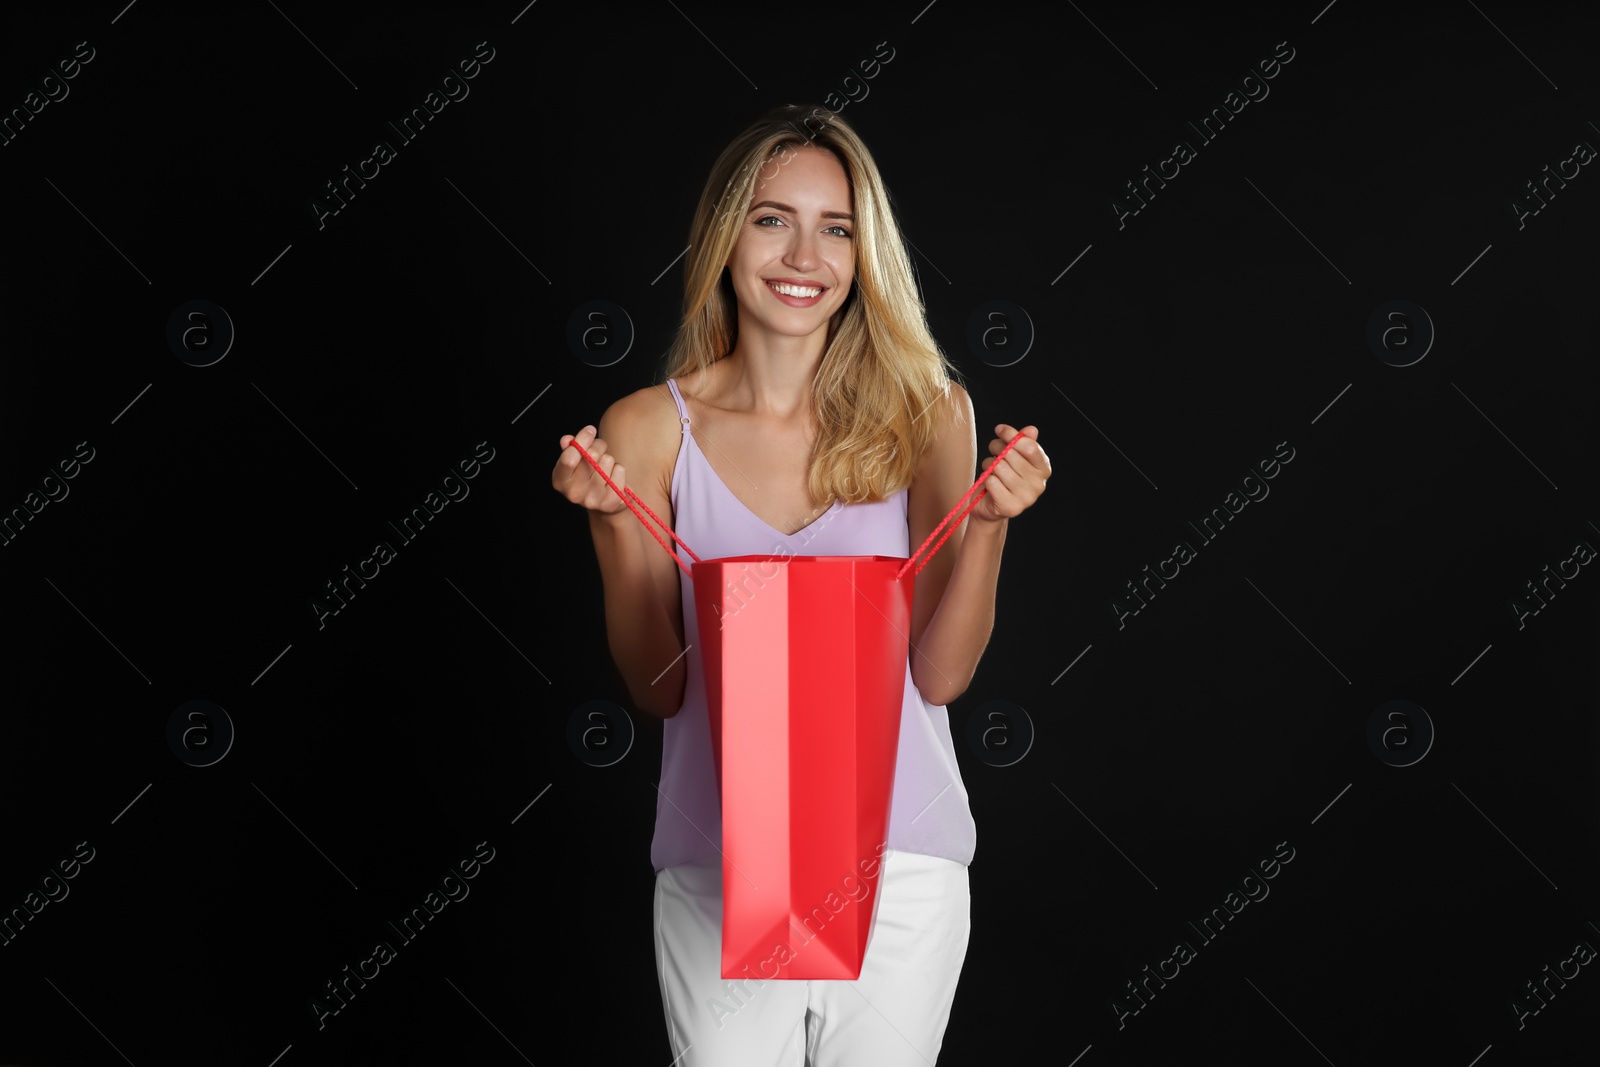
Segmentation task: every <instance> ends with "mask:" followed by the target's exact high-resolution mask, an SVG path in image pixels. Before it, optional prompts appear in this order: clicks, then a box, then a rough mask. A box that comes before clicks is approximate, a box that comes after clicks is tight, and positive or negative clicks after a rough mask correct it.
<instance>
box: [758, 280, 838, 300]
mask: <svg viewBox="0 0 1600 1067" xmlns="http://www.w3.org/2000/svg"><path fill="white" fill-rule="evenodd" d="M767 287H768V288H769V289H771V290H772V291H773V292H775V293H782V294H783V295H784V296H792V297H795V298H796V299H799V300H809V299H810V298H812V297H814V296H821V295H822V294H823V293H825V292H827V289H826V288H825V287H822V286H815V285H812V286H805V285H789V284H787V283H785V282H768V283H767Z"/></svg>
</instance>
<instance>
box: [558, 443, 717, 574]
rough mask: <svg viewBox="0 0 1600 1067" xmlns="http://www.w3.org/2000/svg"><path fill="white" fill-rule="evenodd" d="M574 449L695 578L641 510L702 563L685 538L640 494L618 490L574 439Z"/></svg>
mask: <svg viewBox="0 0 1600 1067" xmlns="http://www.w3.org/2000/svg"><path fill="white" fill-rule="evenodd" d="M572 447H573V448H576V449H577V450H578V452H579V453H580V454H582V456H583V458H584V459H586V460H588V461H589V465H590V466H591V467H593V468H594V469H595V471H596V472H598V473H599V475H600V477H602V478H604V479H605V480H606V484H607V485H609V486H610V487H611V488H612V489H613V490H615V492H616V494H617V495H618V496H620V497H622V502H623V503H624V504H627V505H628V510H629V511H631V512H633V513H634V515H636V516H638V519H639V521H640V522H643V523H644V528H645V529H646V530H649V531H650V536H651V537H654V538H655V539H656V541H657V542H658V543H659V544H660V545H661V547H662V548H664V549H666V550H667V552H668V554H670V555H671V556H672V558H673V559H674V560H676V561H677V564H678V567H679V568H680V569H681V570H682V571H683V573H685V574H687V575H689V577H690V578H693V577H694V574H693V572H691V571H690V570H689V568H688V567H687V566H686V565H685V564H684V562H683V560H681V559H679V558H678V554H677V553H676V552H673V551H672V546H671V545H669V544H667V543H666V542H665V541H663V540H662V539H661V535H660V534H659V533H657V532H656V528H655V527H654V526H651V525H650V523H649V522H647V521H646V520H645V517H644V516H643V515H640V514H639V508H644V510H645V511H647V512H649V514H650V518H652V519H654V520H656V522H658V523H660V524H661V527H662V528H663V529H664V530H666V531H667V533H669V534H672V539H673V540H674V541H676V542H678V544H680V545H683V550H684V551H685V552H687V553H689V555H691V556H694V561H695V562H696V563H699V562H700V557H699V556H695V555H694V549H692V548H690V547H689V546H688V545H687V544H684V540H683V538H681V537H679V536H678V534H677V531H675V530H673V528H672V527H670V526H668V525H667V523H666V520H665V519H663V518H662V517H661V516H660V515H657V514H656V513H655V512H654V511H653V510H651V508H650V505H649V504H646V503H645V502H644V501H643V500H639V494H638V493H635V492H634V491H633V489H632V488H631V487H630V488H628V489H626V490H624V489H618V488H617V483H616V482H614V481H612V480H611V476H610V475H609V474H607V473H606V472H605V471H603V470H600V463H599V461H598V460H596V459H595V458H594V457H593V456H591V455H590V454H589V450H588V449H586V448H584V447H583V446H582V445H580V444H579V443H578V442H577V439H576V438H574V439H573V441H572ZM630 496H631V497H633V499H634V500H638V501H639V508H636V507H634V506H633V502H632V501H630V500H629V499H628V497H630Z"/></svg>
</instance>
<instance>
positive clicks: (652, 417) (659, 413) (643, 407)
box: [597, 382, 682, 495]
mask: <svg viewBox="0 0 1600 1067" xmlns="http://www.w3.org/2000/svg"><path fill="white" fill-rule="evenodd" d="M597 428H598V429H599V431H600V437H601V438H602V439H603V440H604V441H605V442H606V448H607V450H608V451H609V452H610V453H611V454H612V455H613V456H615V457H616V458H617V460H618V462H620V463H621V464H622V465H623V466H624V467H625V468H629V469H631V470H632V471H633V474H632V475H630V477H629V478H628V481H629V482H630V483H632V484H636V485H638V484H648V485H649V486H650V487H651V488H652V489H656V490H658V491H659V493H660V494H662V495H664V494H665V493H666V489H667V486H669V485H670V484H671V472H672V464H673V462H674V461H675V460H676V458H677V455H678V447H679V444H680V441H679V438H680V437H681V435H682V428H681V424H680V423H679V421H678V407H677V405H676V404H674V403H673V402H672V391H671V390H670V389H669V388H668V387H667V384H666V383H665V382H662V383H660V384H658V385H649V386H646V387H644V388H643V389H636V390H634V391H633V392H631V393H628V394H627V395H626V396H623V397H620V398H618V399H617V400H616V401H614V402H613V403H612V404H611V406H610V407H608V408H606V410H605V413H604V414H603V415H601V416H600V424H599V426H598V427H597ZM641 475H644V476H647V477H641Z"/></svg>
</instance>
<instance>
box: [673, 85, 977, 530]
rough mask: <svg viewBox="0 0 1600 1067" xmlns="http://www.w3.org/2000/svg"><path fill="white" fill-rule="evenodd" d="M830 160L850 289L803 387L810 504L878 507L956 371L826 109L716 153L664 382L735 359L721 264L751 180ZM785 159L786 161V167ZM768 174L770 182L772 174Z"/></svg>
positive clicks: (881, 193) (861, 154)
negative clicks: (835, 169) (807, 402)
mask: <svg viewBox="0 0 1600 1067" xmlns="http://www.w3.org/2000/svg"><path fill="white" fill-rule="evenodd" d="M805 147H817V148H822V149H826V150H827V151H829V152H831V153H833V155H834V157H835V158H836V159H838V161H839V163H840V165H841V166H843V168H844V172H845V177H846V179H847V180H848V181H849V183H850V197H851V200H852V202H853V203H852V206H851V209H850V210H851V213H852V214H854V215H855V227H854V234H853V236H854V247H855V283H854V285H853V286H852V288H851V292H850V293H849V295H848V296H847V297H846V298H845V303H844V305H843V306H842V307H841V308H840V309H839V311H838V312H836V313H835V319H834V322H832V323H830V324H829V326H830V328H829V336H828V343H827V348H826V349H825V350H824V352H823V356H822V362H821V364H820V365H819V366H818V368H817V373H816V377H815V378H814V379H813V380H812V383H811V408H812V415H813V417H814V419H815V422H816V425H817V435H816V439H815V441H814V442H813V444H812V448H811V454H810V456H809V457H808V459H807V470H808V484H809V487H810V492H811V496H812V499H813V500H817V501H821V502H823V503H824V504H830V503H831V502H832V501H834V500H836V499H837V500H840V501H843V502H844V503H847V504H855V503H862V502H867V501H876V500H884V499H887V498H888V497H890V496H892V495H893V494H895V493H897V492H899V491H900V490H901V489H902V488H904V487H906V486H909V485H910V484H911V482H912V480H913V479H914V478H915V476H916V472H917V466H918V464H919V462H920V460H921V458H922V455H923V453H924V451H925V450H926V449H927V447H928V446H929V445H930V444H931V443H932V441H933V438H934V436H935V434H936V433H937V431H938V420H937V419H936V418H933V417H930V416H931V413H932V412H933V409H934V404H935V402H936V401H938V400H940V399H947V398H948V397H949V395H950V383H951V382H952V381H955V380H958V379H957V372H956V368H955V365H954V364H953V363H951V362H950V360H949V359H948V358H947V357H946V356H945V354H944V352H943V351H942V350H941V349H940V348H939V345H938V342H936V341H935V340H934V338H933V334H932V332H931V331H930V330H929V329H928V323H927V313H926V309H925V308H924V306H923V303H922V298H921V295H920V294H919V293H918V291H917V286H916V281H915V279H914V278H913V277H912V274H911V260H910V257H909V256H908V255H907V254H906V249H905V244H904V241H903V239H902V238H901V235H900V228H899V226H898V225H897V224H896V222H895V218H894V213H893V210H892V208H891V206H890V202H889V193H888V189H887V188H886V187H885V185H884V182H883V178H882V177H881V176H880V175H879V173H878V167H877V164H876V163H874V162H873V159H872V155H871V153H870V152H868V151H867V147H866V145H865V144H863V143H862V141H861V138H860V136H859V135H857V133H856V132H855V130H854V129H852V128H851V127H850V125H849V124H847V123H846V122H845V121H844V120H843V119H841V118H840V117H839V116H838V115H836V114H834V113H833V112H831V111H828V110H826V109H824V108H816V107H813V108H809V109H807V108H802V107H797V106H795V105H792V104H791V105H788V106H785V107H780V108H775V109H773V110H772V111H770V112H768V113H767V114H766V115H764V116H762V118H760V119H759V120H757V121H756V122H754V123H753V124H751V125H750V126H749V127H748V128H746V129H745V130H744V132H743V133H741V134H739V136H737V137H735V138H734V139H733V142H732V143H731V144H729V145H728V146H727V147H726V148H725V149H723V151H722V154H721V155H720V156H718V157H717V161H716V163H715V164H714V165H713V166H712V168H711V174H710V176H709V177H708V178H707V180H706V185H705V189H704V191H703V192H702V193H701V194H700V204H699V206H698V207H697V208H696V209H695V214H694V222H693V224H692V225H691V227H690V230H689V256H688V259H687V260H686V262H685V264H684V287H683V288H684V300H683V307H684V311H683V319H682V322H681V323H680V324H679V326H678V332H677V335H676V337H674V339H673V342H672V346H671V347H670V348H669V349H668V352H667V357H666V366H665V370H664V371H663V373H662V380H663V381H665V380H666V379H667V378H681V377H683V376H684V375H686V374H689V373H691V372H694V371H703V370H705V369H706V368H708V367H709V366H710V365H711V364H712V363H714V362H716V361H717V360H719V359H722V358H724V357H726V356H727V355H728V354H729V353H731V352H732V351H733V348H734V342H735V340H736V339H737V335H738V315H737V311H738V308H737V301H736V298H735V296H734V292H733V286H732V283H731V281H730V280H729V279H728V278H727V276H726V273H725V270H724V267H725V264H726V263H727V261H728V257H729V256H730V255H731V254H732V252H733V247H734V244H735V242H737V240H738V238H739V231H740V228H741V227H742V226H743V224H744V220H745V215H746V209H747V207H748V205H749V204H750V201H751V199H752V197H753V196H754V191H755V186H756V181H757V179H758V176H759V175H758V172H759V171H760V170H761V169H762V168H763V167H764V166H766V165H767V164H768V163H770V162H771V161H772V160H773V157H774V156H776V155H778V154H779V153H780V152H784V151H786V150H787V151H790V152H792V151H793V150H795V149H798V148H805ZM784 161H785V162H786V161H787V157H786V159H785V160H784ZM767 177H768V178H769V179H770V177H771V175H770V174H768V175H767Z"/></svg>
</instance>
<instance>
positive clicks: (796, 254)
mask: <svg viewBox="0 0 1600 1067" xmlns="http://www.w3.org/2000/svg"><path fill="white" fill-rule="evenodd" d="M850 209H851V199H850V183H849V181H848V180H846V178H845V173H844V168H843V167H842V166H840V165H839V161H838V159H836V158H835V157H834V155H833V153H832V152H829V151H827V150H825V149H821V148H815V147H811V146H809V145H808V146H806V147H804V148H799V149H786V150H783V151H780V152H779V153H778V154H777V155H776V156H774V157H773V158H772V159H771V160H769V161H768V162H767V163H766V165H765V166H763V167H762V168H761V170H760V172H759V173H758V174H757V177H756V187H755V192H754V194H753V195H752V197H751V205H750V210H749V212H748V213H747V214H746V215H745V217H744V221H743V222H742V223H741V224H740V227H739V238H738V241H737V243H736V244H735V245H734V246H733V254H732V255H731V256H730V257H729V258H728V271H729V275H730V277H731V278H732V281H733V291H734V294H735V296H736V297H737V298H738V301H739V324H740V326H739V328H740V331H741V332H744V331H745V330H749V329H758V330H759V329H766V330H768V331H770V332H772V333H776V334H783V335H785V336H789V337H805V336H809V335H811V334H813V333H815V332H817V331H818V330H826V329H827V327H828V322H829V320H830V319H831V318H832V317H833V314H834V313H835V312H836V311H838V310H839V308H840V307H841V306H842V305H843V304H844V301H845V298H846V297H847V296H849V294H850V283H851V281H852V280H854V278H855V238H854V233H855V219H854V218H853V217H852V216H851V213H850ZM775 285H777V286H781V288H782V289H783V290H787V291H786V292H784V291H780V289H779V288H774V286H775ZM819 288H820V289H821V292H820V293H818V292H816V290H818V289H819Z"/></svg>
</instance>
